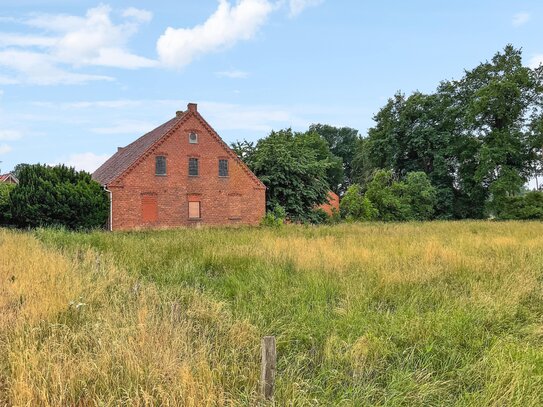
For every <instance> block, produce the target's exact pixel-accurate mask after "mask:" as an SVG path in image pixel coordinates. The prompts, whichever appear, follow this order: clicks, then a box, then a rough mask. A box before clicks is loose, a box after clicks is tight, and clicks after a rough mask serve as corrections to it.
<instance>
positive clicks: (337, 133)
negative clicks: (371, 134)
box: [309, 124, 361, 195]
mask: <svg viewBox="0 0 543 407" xmlns="http://www.w3.org/2000/svg"><path fill="white" fill-rule="evenodd" d="M309 131H310V132H315V133H317V134H319V135H320V136H321V137H322V138H323V139H324V140H326V142H327V143H328V146H329V148H330V151H331V152H332V154H333V155H334V156H336V157H339V158H340V159H341V160H342V167H343V174H342V175H343V176H342V177H341V178H339V179H338V181H336V182H335V183H334V184H331V185H330V187H331V188H332V190H333V191H334V192H336V193H337V194H340V195H341V194H343V193H344V192H345V191H346V190H347V188H348V187H349V185H351V184H352V183H353V178H352V176H353V175H352V165H353V164H352V163H353V158H354V156H355V152H356V149H357V146H358V144H359V143H360V140H361V137H360V134H359V133H358V130H356V129H353V128H350V127H334V126H330V125H327V124H312V125H311V126H310V127H309ZM337 173H338V172H336V174H337Z"/></svg>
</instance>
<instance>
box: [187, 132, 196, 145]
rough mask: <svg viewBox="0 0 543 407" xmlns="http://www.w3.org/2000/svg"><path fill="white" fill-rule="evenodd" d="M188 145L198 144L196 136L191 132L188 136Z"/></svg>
mask: <svg viewBox="0 0 543 407" xmlns="http://www.w3.org/2000/svg"><path fill="white" fill-rule="evenodd" d="M189 143H190V144H198V134H196V133H195V132H193V131H191V132H190V134H189Z"/></svg>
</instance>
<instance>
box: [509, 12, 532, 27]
mask: <svg viewBox="0 0 543 407" xmlns="http://www.w3.org/2000/svg"><path fill="white" fill-rule="evenodd" d="M530 18H531V16H530V14H529V13H526V12H522V13H517V14H515V15H514V16H513V26H515V27H520V26H521V25H524V24H526V23H527V22H528V21H530Z"/></svg>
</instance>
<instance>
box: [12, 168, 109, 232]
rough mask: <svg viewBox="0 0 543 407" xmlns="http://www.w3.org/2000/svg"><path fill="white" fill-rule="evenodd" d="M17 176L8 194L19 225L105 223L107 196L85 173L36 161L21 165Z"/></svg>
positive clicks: (83, 226) (86, 225)
mask: <svg viewBox="0 0 543 407" xmlns="http://www.w3.org/2000/svg"><path fill="white" fill-rule="evenodd" d="M18 178H19V184H18V185H17V186H16V187H15V188H14V189H13V191H12V192H11V194H10V208H11V214H12V217H13V222H14V223H15V224H16V225H18V226H19V227H38V226H65V227H67V228H69V229H91V228H97V227H103V226H104V225H105V223H106V220H107V218H108V211H109V199H108V196H107V194H106V192H105V191H104V190H103V189H102V187H101V186H100V184H98V183H97V182H95V181H93V180H92V179H91V176H90V174H88V173H87V172H84V171H81V172H77V171H75V170H74V169H73V168H68V167H66V166H64V165H61V166H56V167H50V166H46V165H39V164H37V165H27V166H24V167H23V168H22V169H21V170H20V172H19V174H18Z"/></svg>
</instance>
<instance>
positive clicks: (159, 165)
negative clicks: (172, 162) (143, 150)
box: [155, 156, 166, 175]
mask: <svg viewBox="0 0 543 407" xmlns="http://www.w3.org/2000/svg"><path fill="white" fill-rule="evenodd" d="M155 174H156V175H166V157H164V156H157V157H156V158H155Z"/></svg>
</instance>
